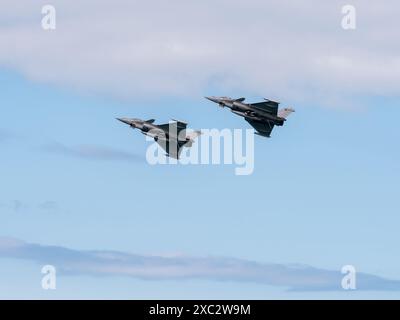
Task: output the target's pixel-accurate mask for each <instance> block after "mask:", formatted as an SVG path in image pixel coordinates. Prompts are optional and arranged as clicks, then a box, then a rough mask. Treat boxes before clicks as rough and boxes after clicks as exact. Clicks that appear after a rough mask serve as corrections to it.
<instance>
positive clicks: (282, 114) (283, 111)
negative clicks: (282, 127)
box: [278, 108, 295, 119]
mask: <svg viewBox="0 0 400 320" xmlns="http://www.w3.org/2000/svg"><path fill="white" fill-rule="evenodd" d="M292 112H295V110H294V109H292V108H284V109H281V110H279V112H278V117H280V118H284V119H287V117H288V116H289V115H290V114H291V113H292Z"/></svg>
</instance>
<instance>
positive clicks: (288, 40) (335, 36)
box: [0, 0, 400, 105]
mask: <svg viewBox="0 0 400 320" xmlns="http://www.w3.org/2000/svg"><path fill="white" fill-rule="evenodd" d="M43 4H44V2H43V1H41V0H32V1H29V2H28V3H24V5H23V6H21V5H20V4H19V2H15V1H12V0H3V1H2V11H1V12H0V21H2V24H0V65H3V66H9V67H12V68H15V69H17V70H19V71H20V72H22V73H24V74H25V75H27V76H28V77H29V78H31V79H32V80H34V81H41V82H46V83H55V84H58V85H64V86H69V87H74V88H76V89H78V90H85V91H88V90H89V91H93V92H96V93H98V94H108V95H114V96H118V97H125V98H135V97H138V96H140V97H143V96H146V95H150V96H177V95H179V96H181V95H184V96H199V95H203V94H205V93H208V92H210V91H212V93H215V94H219V93H221V94H222V93H234V92H237V93H238V94H240V92H241V91H246V92H251V93H254V94H255V95H267V96H268V97H271V98H282V97H284V98H285V99H288V101H290V100H293V101H299V100H305V101H314V100H317V101H318V102H320V103H322V104H325V105H330V104H337V101H345V100H346V99H347V98H348V97H354V96H355V95H385V96H399V94H400V89H399V86H398V85H397V84H398V83H399V82H400V58H399V56H398V52H399V51H400V43H399V41H397V40H398V38H399V30H400V28H399V20H398V16H399V14H400V4H399V3H398V1H394V0H386V1H373V2H365V1H360V0H354V1H352V4H353V5H354V6H355V7H356V9H357V21H358V23H357V29H356V30H352V31H345V30H343V29H342V28H341V19H342V13H341V8H342V6H343V5H344V3H343V1H339V0H332V1H329V2H323V1H313V0H302V1H296V2H293V1H289V0H269V1H264V0H250V1H248V0H235V1H232V0H215V1H214V0H213V1H211V0H205V1H184V0H171V1H162V0H153V1H146V2H143V1H129V2H128V1H122V0H117V1H113V2H112V3H110V2H109V1H105V0H96V1H95V0H88V1H85V2H79V3H78V2H72V1H67V0H54V1H52V4H53V5H54V6H55V7H56V9H57V30H56V31H49V32H46V31H43V30H42V29H41V27H40V20H41V15H40V9H41V6H42V5H43ZM46 4H47V3H46Z"/></svg>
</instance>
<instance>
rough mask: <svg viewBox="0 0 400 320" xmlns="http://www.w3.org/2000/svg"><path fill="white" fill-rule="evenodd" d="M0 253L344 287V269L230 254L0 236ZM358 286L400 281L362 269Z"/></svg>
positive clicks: (165, 276)
mask: <svg viewBox="0 0 400 320" xmlns="http://www.w3.org/2000/svg"><path fill="white" fill-rule="evenodd" d="M0 258H15V259H23V260H30V261H34V262H37V263H40V264H52V265H54V266H55V267H56V268H57V270H58V272H60V273H61V274H64V275H70V276H73V275H90V276H126V277H134V278H139V279H143V280H177V281H178V280H186V279H202V280H208V281H234V282H252V283H258V284H264V285H272V286H280V287H285V288H288V289H289V290H303V291H308V290H326V291H331V290H342V289H341V279H342V277H343V275H342V274H341V273H340V271H339V270H337V271H332V270H325V269H320V268H314V267H311V266H305V265H283V264H267V263H258V262H254V261H247V260H243V259H234V258H226V257H200V258H199V257H190V256H184V255H180V256H175V257H174V256H169V257H168V256H150V255H148V256H146V255H137V254H131V253H124V252H117V251H101V250H98V251H80V250H73V249H68V248H64V247H60V246H47V245H39V244H32V243H27V242H24V241H20V240H17V239H12V238H7V237H0ZM357 288H358V290H396V291H398V290H400V281H397V280H387V279H384V278H381V277H378V276H375V275H370V274H365V273H358V274H357Z"/></svg>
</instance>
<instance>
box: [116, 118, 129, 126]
mask: <svg viewBox="0 0 400 320" xmlns="http://www.w3.org/2000/svg"><path fill="white" fill-rule="evenodd" d="M117 120H118V121H121V122H123V123H125V124H128V125H131V124H132V121H131V120H130V119H128V118H117Z"/></svg>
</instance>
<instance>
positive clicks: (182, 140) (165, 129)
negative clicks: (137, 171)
mask: <svg viewBox="0 0 400 320" xmlns="http://www.w3.org/2000/svg"><path fill="white" fill-rule="evenodd" d="M117 120H119V121H121V122H123V123H125V124H127V125H129V126H130V127H131V128H133V129H139V130H140V131H141V133H143V134H144V135H146V136H149V137H152V138H153V139H154V141H156V142H157V143H158V144H159V145H160V146H161V147H162V148H163V149H164V150H165V151H166V152H167V153H166V156H168V157H171V158H174V159H179V156H180V154H181V152H182V148H183V147H188V148H190V147H191V146H192V145H193V143H194V140H195V139H196V138H197V137H198V136H199V135H200V134H201V132H200V131H193V132H190V133H186V126H187V123H185V122H183V121H179V120H175V119H173V120H172V122H170V123H165V124H159V125H155V124H154V121H155V120H154V119H150V120H140V119H134V118H117Z"/></svg>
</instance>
